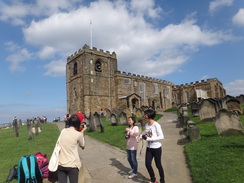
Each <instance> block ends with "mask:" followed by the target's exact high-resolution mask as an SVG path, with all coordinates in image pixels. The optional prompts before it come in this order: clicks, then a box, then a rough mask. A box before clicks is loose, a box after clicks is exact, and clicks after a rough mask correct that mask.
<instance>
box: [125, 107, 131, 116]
mask: <svg viewBox="0 0 244 183" xmlns="http://www.w3.org/2000/svg"><path fill="white" fill-rule="evenodd" d="M125 114H126V116H127V117H129V116H131V115H132V114H131V112H130V109H129V108H126V109H125Z"/></svg>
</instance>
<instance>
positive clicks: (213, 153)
mask: <svg viewBox="0 0 244 183" xmlns="http://www.w3.org/2000/svg"><path fill="white" fill-rule="evenodd" d="M189 116H190V120H192V121H194V122H196V123H197V127H198V128H199V130H200V133H201V140H199V141H196V142H191V143H188V144H186V146H185V153H186V156H187V160H188V164H189V167H190V170H191V173H192V177H193V180H194V182H195V183H243V182H244V135H239V136H219V135H218V134H217V130H216V129H215V126H214V122H200V119H199V117H194V118H193V117H191V114H190V112H189ZM240 119H241V122H242V124H243V126H244V115H240Z"/></svg>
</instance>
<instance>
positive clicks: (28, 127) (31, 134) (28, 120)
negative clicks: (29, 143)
mask: <svg viewBox="0 0 244 183" xmlns="http://www.w3.org/2000/svg"><path fill="white" fill-rule="evenodd" d="M26 123H27V125H26V126H27V131H28V135H29V138H28V140H32V139H34V135H33V132H32V124H31V120H30V119H27V122H26Z"/></svg>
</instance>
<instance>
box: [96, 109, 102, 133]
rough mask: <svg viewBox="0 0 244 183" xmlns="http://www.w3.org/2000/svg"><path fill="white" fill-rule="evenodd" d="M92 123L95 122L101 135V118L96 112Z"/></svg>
mask: <svg viewBox="0 0 244 183" xmlns="http://www.w3.org/2000/svg"><path fill="white" fill-rule="evenodd" d="M94 121H95V124H96V125H97V127H100V130H101V133H103V132H104V126H103V124H102V121H101V117H100V115H99V114H98V113H97V112H95V113H94Z"/></svg>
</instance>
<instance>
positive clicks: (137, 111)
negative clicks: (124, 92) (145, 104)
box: [135, 109, 144, 118]
mask: <svg viewBox="0 0 244 183" xmlns="http://www.w3.org/2000/svg"><path fill="white" fill-rule="evenodd" d="M143 114H144V113H143V111H142V110H141V109H136V112H135V115H136V117H137V118H142V117H143Z"/></svg>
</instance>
